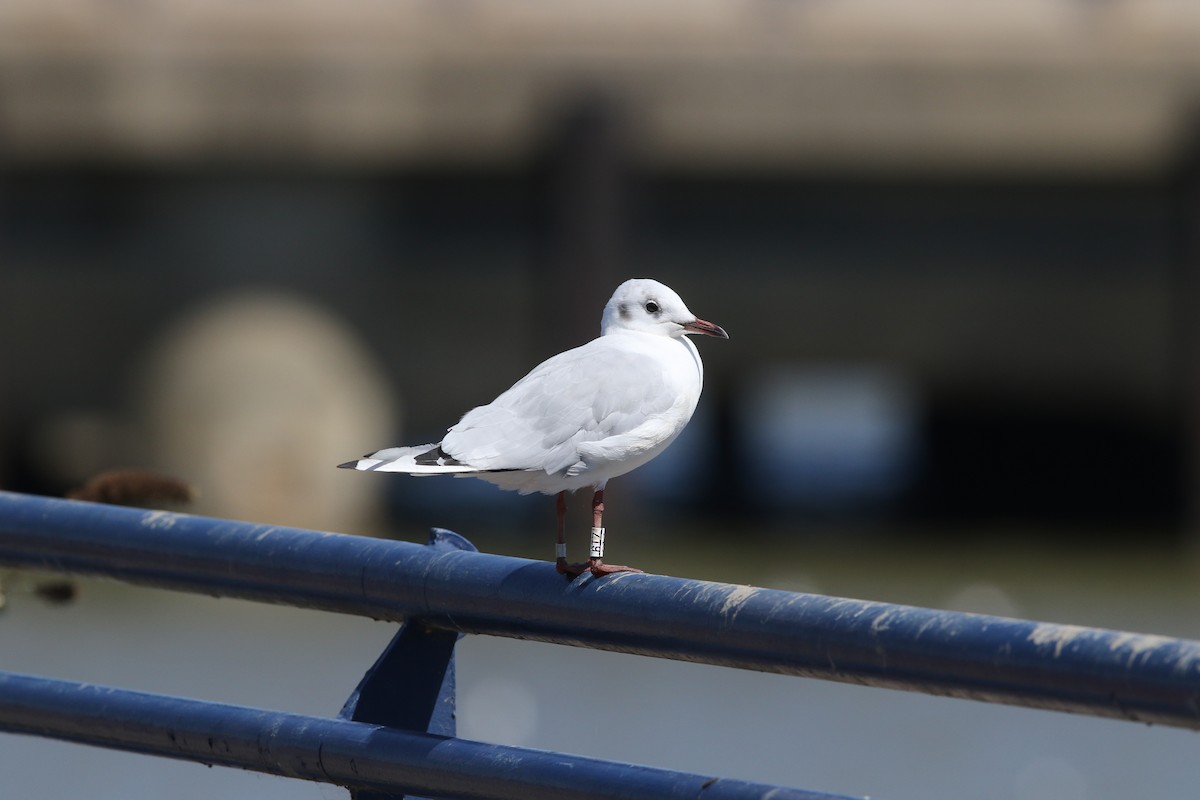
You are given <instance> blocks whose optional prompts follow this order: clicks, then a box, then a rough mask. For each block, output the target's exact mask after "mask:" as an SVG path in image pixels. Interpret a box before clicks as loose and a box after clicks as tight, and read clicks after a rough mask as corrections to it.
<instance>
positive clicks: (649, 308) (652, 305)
mask: <svg viewBox="0 0 1200 800" xmlns="http://www.w3.org/2000/svg"><path fill="white" fill-rule="evenodd" d="M658 310H659V309H658V303H656V302H654V301H653V300H647V301H646V313H647V314H657V313H658Z"/></svg>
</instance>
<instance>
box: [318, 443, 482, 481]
mask: <svg viewBox="0 0 1200 800" xmlns="http://www.w3.org/2000/svg"><path fill="white" fill-rule="evenodd" d="M338 468H339V469H360V470H364V471H366V472H407V473H408V474H410V475H446V474H453V473H466V472H478V470H477V469H475V467H472V466H469V465H467V464H463V463H462V462H461V461H458V460H457V459H456V458H454V456H452V455H449V454H448V453H446V451H444V450H442V446H441V445H440V444H436V443H435V444H421V445H417V446H416V447H389V448H387V449H386V450H378V451H376V452H374V453H367V454H366V455H365V456H363V457H362V458H360V459H357V460H355V461H347V462H346V463H345V464H338Z"/></svg>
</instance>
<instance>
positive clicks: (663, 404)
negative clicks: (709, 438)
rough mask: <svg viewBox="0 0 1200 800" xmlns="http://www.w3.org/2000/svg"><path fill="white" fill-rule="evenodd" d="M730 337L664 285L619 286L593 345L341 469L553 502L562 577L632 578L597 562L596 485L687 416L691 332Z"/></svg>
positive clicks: (691, 390)
mask: <svg viewBox="0 0 1200 800" xmlns="http://www.w3.org/2000/svg"><path fill="white" fill-rule="evenodd" d="M691 333H698V334H701V335H704V336H716V337H718V338H721V339H728V338H729V336H728V334H726V333H725V331H724V330H722V329H721V327H720V326H718V325H714V324H713V323H711V322H707V321H706V320H702V319H698V318H697V317H696V315H695V314H693V313H692V312H691V311H688V308H687V306H686V305H684V302H683V300H682V299H681V298H680V297H679V295H678V294H676V293H675V292H674V291H672V290H671V289H670V288H669V287H667V286H665V285H663V284H661V283H659V282H658V281H655V280H650V279H647V278H635V279H632V280H628V281H625V282H624V283H622V284H621V285H620V286H618V287H617V290H616V291H615V292H614V293H613V296H612V298H610V299H609V301H608V304H607V305H605V307H604V314H603V316H602V318H601V320H600V336H599V338H597V339H593V340H592V341H590V342H588V343H587V344H585V345H583V346H581V347H576V348H575V349H573V350H567V351H566V352H563V353H559V354H558V355H556V356H552V357H551V358H549V359H547V360H546V361H543V362H542V363H541V364H539V365H538V366H536V367H534V369H533V370H532V371H531V372H530V373H529V374H528V375H526V376H525V377H524V378H522V379H521V380H519V381H517V382H516V383H515V384H513V386H512V387H511V388H510V389H508V390H507V391H506V392H504V393H503V394H501V395H500V396H499V397H497V398H496V399H495V400H493V401H492V402H490V403H488V404H487V405H485V406H479V407H478V408H475V409H472V410H471V411H468V412H467V413H466V414H465V415H464V416H463V418H462V419H461V420H459V422H458V424H457V425H455V426H453V427H452V428H450V429H449V431H448V432H447V433H446V436H445V438H443V439H442V441H440V442H436V443H433V444H423V445H418V446H416V447H391V448H387V449H385V450H379V451H377V452H374V453H368V454H367V455H365V456H363V457H362V458H360V459H357V460H355V461H348V462H346V463H345V464H339V465H338V466H340V467H343V468H347V469H358V470H367V471H371V472H404V473H408V474H411V475H437V474H450V475H455V476H456V477H464V476H469V477H473V478H482V479H483V480H485V481H489V482H491V483H494V484H496V485H497V486H499V487H500V488H502V489H510V490H511V489H515V490H516V491H518V492H520V493H521V494H529V493H531V492H541V493H543V494H555V495H557V502H556V507H557V512H558V515H557V516H558V520H557V522H558V539H557V550H556V555H557V558H556V566H557V568H558V571H559V572H562V573H564V574H568V575H578V574H580V573H581V572H583V571H585V570H590V571H591V572H592V574H594V575H596V576H600V575H605V574H608V573H611V572H639V571H640V570H636V569H634V568H632V567H623V566H617V565H612V564H605V563H604V562H603V555H604V527H603V519H602V518H603V513H604V487H605V485H606V484H607V483H608V481H609V480H610V479H611V478H615V477H616V476H618V475H623V474H625V473H626V472H629V471H630V470H632V469H635V468H637V467H639V466H641V465H642V464H645V463H646V462H647V461H649V460H650V459H652V458H654V457H655V456H657V455H658V454H659V453H661V452H662V451H663V450H665V449H666V448H667V446H668V445H669V444H671V442H673V441H674V440H675V437H677V436H678V435H679V433H680V431H682V430H683V428H684V426H685V425H687V423H688V420H690V419H691V418H692V412H694V411H695V410H696V404H697V403H698V402H699V400H700V390H701V386H702V384H703V379H704V365H703V364H702V363H701V361H700V354H699V352H697V350H696V346H695V345H694V344H692V342H691V340H690V339H688V338H687V336H688V334H691ZM585 486H588V487H591V488H592V489H593V491H594V492H595V493H594V495H593V496H592V543H591V545H592V546H591V548H590V551H589V552H590V557H589V559H588V561H587V563H585V564H570V563H568V562H567V558H566V538H565V536H566V530H565V525H566V493H567V492H574V491H575V490H576V489H582V488H583V487H585Z"/></svg>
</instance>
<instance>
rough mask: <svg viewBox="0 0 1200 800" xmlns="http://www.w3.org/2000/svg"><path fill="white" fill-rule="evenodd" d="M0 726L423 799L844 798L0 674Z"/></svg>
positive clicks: (121, 690)
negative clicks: (414, 795)
mask: <svg viewBox="0 0 1200 800" xmlns="http://www.w3.org/2000/svg"><path fill="white" fill-rule="evenodd" d="M0 730H2V731H9V732H13V733H24V734H33V735H36V736H46V737H52V738H56V739H65V740H68V741H73V742H80V743H83V744H90V745H98V746H101V747H108V748H113V749H117V750H126V751H131V752H136V753H144V754H149V755H157V756H167V757H169V758H177V759H183V760H187V761H196V762H200V763H204V764H210V765H219V766H226V767H239V768H241V769H247V770H252V771H255V772H265V773H269V774H273V775H283V776H285V777H289V778H300V779H304V780H310V781H319V782H322V783H331V784H336V785H339V786H344V787H347V788H351V789H355V790H371V791H381V792H393V793H395V792H403V793H406V794H408V793H412V794H421V795H423V796H432V797H454V798H480V799H481V800H482V799H483V798H495V800H541V799H542V798H545V799H546V800H551V799H554V798H564V797H570V798H589V799H593V800H604V799H608V798H614V799H615V798H622V800H638V799H639V798H645V800H667V799H669V798H679V799H680V800H682V798H688V800H751V799H752V798H753V800H766V799H767V798H772V799H773V800H776V799H777V800H837V798H843V796H841V795H830V794H822V793H819V792H806V791H802V790H798V789H788V788H784V787H778V786H770V785H766V784H760V783H751V782H747V781H738V780H728V779H724V778H714V777H711V776H705V775H693V774H689V773H685V772H675V771H672V770H665V769H656V768H653V767H643V766H636V765H633V764H623V763H618V762H611V761H601V760H599V759H594V758H583V757H580V756H572V755H566V754H562V753H551V752H546V751H542V750H532V749H528V748H521V747H508V746H504V745H495V744H484V743H482V742H473V741H469V740H466V739H454V738H446V737H442V736H434V735H432V734H427V733H414V732H409V731H403V730H399V729H396V728H386V727H381V726H378V725H369V724H365V723H361V722H349V721H346V720H341V719H325V718H322V717H309V716H302V715H299V714H288V713H282V712H278V711H265V710H262V709H257V708H246V707H244V706H234V705H227V704H224V703H211V702H204V701H199V700H189V699H184V698H180V697H167V696H163V695H155V694H147V693H143V692H133V691H127V690H124V689H113V688H108V687H104V686H95V685H92V684H86V683H74V682H71V681H62V680H51V679H47V678H40V677H32V676H27V675H18V674H14V673H5V672H0ZM843 800H844V798H843Z"/></svg>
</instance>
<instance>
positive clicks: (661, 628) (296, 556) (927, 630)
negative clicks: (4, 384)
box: [0, 492, 1200, 728]
mask: <svg viewBox="0 0 1200 800" xmlns="http://www.w3.org/2000/svg"><path fill="white" fill-rule="evenodd" d="M443 535H444V536H453V534H449V533H445V534H443ZM0 564H10V565H24V566H37V567H43V568H49V569H58V570H64V571H68V572H75V573H81V574H88V575H97V576H105V577H110V578H116V579H119V580H124V581H129V582H131V583H138V584H144V585H150V586H159V587H165V588H171V589H181V590H186V591H194V592H199V593H202V594H209V595H218V596H228V597H243V598H249V599H258V600H266V601H270V602H276V603H286V604H291V605H297V606H304V607H309V608H320V609H325V610H330V611H339V612H345V613H350V614H358V615H363V616H368V617H374V618H376V619H390V620H399V619H402V618H403V617H405V616H406V615H411V616H417V617H420V618H421V620H422V622H423V623H424V624H427V625H429V626H432V627H441V628H446V629H449V630H455V631H460V632H464V633H481V634H491V635H497V636H510V637H515V638H522V639H534V640H539V641H545V642H555V643H559V644H569V645H578V646H584V647H594V648H600V649H606V650H616V651H621V652H629V653H638V654H642V655H649V656H658V657H663V658H673V659H678V660H684V661H695V662H701V663H708V664H720V665H725V666H731V667H739V668H744V669H755V670H762V671H767V672H777V673H784V674H790V675H803V676H810V677H818V678H826V679H830V680H838V681H846V682H852V683H862V684H869V685H874V686H886V687H891V688H898V689H910V690H917V691H924V692H928V693H931V694H941V695H950V696H955V697H969V698H973V699H977V700H987V701H992V702H1001V703H1010V704H1016V705H1025V706H1032V707H1037V708H1051V709H1057V710H1063V711H1074V712H1080V713H1088V714H1096V715H1100V716H1109V717H1118V718H1123V719H1130V720H1136V721H1139V722H1156V723H1162V724H1167V725H1176V726H1180V727H1187V728H1200V642H1195V641H1190V640H1184V639H1173V638H1167V637H1162V636H1148V635H1142V634H1135V633H1124V632H1119V631H1111V630H1103V629H1099V628H1082V627H1076V626H1072V625H1059V624H1052V623H1041V622H1032V621H1027V620H1016V619H1006V618H1002V617H990V616H982V615H977V614H963V613H956V612H950V611H940V610H935V609H924V608H915V607H911V606H901V605H894V604H890V603H873V602H865V601H861V600H849V599H844V598H836V597H825V596H821V595H812V594H799V593H790V592H782V591H776V590H770V589H756V588H751V587H747V586H732V585H727V584H720V583H709V582H705V581H693V580H685V579H681V578H672V577H667V576H662V575H640V574H633V573H622V574H617V575H610V576H607V577H604V578H600V579H592V578H591V577H590V576H589V577H587V578H583V579H579V580H576V581H575V582H573V583H568V582H567V581H566V580H564V579H563V577H562V576H561V575H559V574H557V573H556V572H555V571H554V568H553V565H551V564H548V563H544V562H536V561H528V560H524V559H518V558H508V557H503V556H494V555H486V554H482V553H474V552H468V551H465V550H455V549H454V548H439V547H426V546H421V545H416V544H410V543H407V542H395V541H385V540H379V539H369V538H365V537H357V536H345V535H339V534H331V533H319V532H316V531H306V530H300V529H295V528H279V527H272V526H267V525H255V524H251V523H245V522H234V521H229V520H221V519H211V518H206V517H197V516H190V515H184V514H169V513H165V512H160V511H141V510H137V509H127V508H118V507H114V506H104V505H97V504H92V503H80V502H72V501H66V500H55V499H49V498H42V497H33V496H30V495H20V494H14V493H9V492H0Z"/></svg>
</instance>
